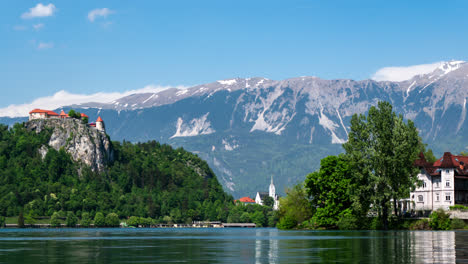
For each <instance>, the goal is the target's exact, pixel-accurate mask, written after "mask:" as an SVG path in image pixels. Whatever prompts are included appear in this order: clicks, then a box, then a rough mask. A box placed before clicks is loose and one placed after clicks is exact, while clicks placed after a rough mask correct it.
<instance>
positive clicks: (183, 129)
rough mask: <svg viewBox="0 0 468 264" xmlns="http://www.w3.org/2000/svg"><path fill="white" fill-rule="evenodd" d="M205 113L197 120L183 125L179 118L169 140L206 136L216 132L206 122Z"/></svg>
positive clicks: (208, 122)
mask: <svg viewBox="0 0 468 264" xmlns="http://www.w3.org/2000/svg"><path fill="white" fill-rule="evenodd" d="M209 114H210V113H209V112H208V113H206V114H204V115H203V116H201V117H199V118H194V119H192V120H191V121H190V122H188V123H184V120H183V119H182V118H181V117H179V118H178V119H177V125H176V132H175V134H174V135H173V136H172V137H170V138H175V137H193V136H199V135H208V134H212V133H214V132H216V131H215V130H214V129H213V128H212V127H211V123H210V121H208V115H209Z"/></svg>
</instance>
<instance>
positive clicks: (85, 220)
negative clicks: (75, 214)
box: [80, 212, 91, 227]
mask: <svg viewBox="0 0 468 264" xmlns="http://www.w3.org/2000/svg"><path fill="white" fill-rule="evenodd" d="M80 226H81V227H89V226H91V217H90V216H89V213H88V212H84V213H82V214H81V222H80Z"/></svg>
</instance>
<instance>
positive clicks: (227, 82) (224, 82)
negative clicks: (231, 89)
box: [218, 79, 237, 85]
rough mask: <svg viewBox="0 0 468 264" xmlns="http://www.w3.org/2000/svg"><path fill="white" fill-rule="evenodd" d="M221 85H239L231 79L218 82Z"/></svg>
mask: <svg viewBox="0 0 468 264" xmlns="http://www.w3.org/2000/svg"><path fill="white" fill-rule="evenodd" d="M218 82H219V83H220V84H222V85H234V84H236V83H237V80H236V79H230V80H221V81H218Z"/></svg>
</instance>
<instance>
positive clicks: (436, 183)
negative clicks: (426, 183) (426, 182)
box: [435, 180, 439, 188]
mask: <svg viewBox="0 0 468 264" xmlns="http://www.w3.org/2000/svg"><path fill="white" fill-rule="evenodd" d="M435 187H436V188H439V181H437V180H436V182H435Z"/></svg>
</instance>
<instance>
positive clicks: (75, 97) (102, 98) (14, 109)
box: [0, 85, 187, 117]
mask: <svg viewBox="0 0 468 264" xmlns="http://www.w3.org/2000/svg"><path fill="white" fill-rule="evenodd" d="M173 87H174V86H156V85H147V86H145V87H143V88H141V89H137V90H130V91H126V92H122V93H119V92H112V93H103V92H100V93H94V94H74V93H70V92H67V91H64V90H61V91H59V92H56V93H55V94H54V95H52V96H46V97H40V98H37V99H35V100H34V101H32V102H31V103H25V104H17V105H9V106H7V107H5V108H0V116H9V117H20V116H27V115H28V113H29V111H31V110H32V109H34V108H42V109H57V108H59V107H63V106H68V105H72V104H81V103H89V102H96V103H109V102H112V101H114V100H117V99H119V98H121V97H124V96H128V95H131V94H136V93H157V92H160V91H163V90H166V89H169V88H173ZM176 88H178V89H186V88H187V87H186V86H176Z"/></svg>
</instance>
